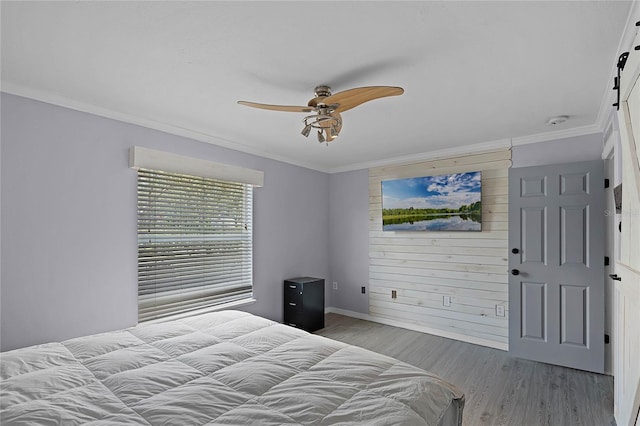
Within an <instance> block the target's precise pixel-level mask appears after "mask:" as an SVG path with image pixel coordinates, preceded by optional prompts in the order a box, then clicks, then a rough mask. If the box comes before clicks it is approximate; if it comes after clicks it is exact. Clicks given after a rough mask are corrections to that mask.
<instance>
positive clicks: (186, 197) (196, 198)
mask: <svg viewBox="0 0 640 426" xmlns="http://www.w3.org/2000/svg"><path fill="white" fill-rule="evenodd" d="M155 153H158V152H157V151H155ZM167 155H173V154H167ZM132 156H133V154H132ZM141 157H142V156H139V158H141ZM182 158H183V159H184V158H185V157H182ZM132 163H133V160H132ZM139 163H144V161H141V162H139ZM211 164H215V163H211ZM134 166H135V168H137V169H138V320H139V321H147V320H152V319H157V318H162V317H167V316H174V315H178V314H187V315H188V314H191V313H194V312H195V311H199V310H203V309H204V310H207V309H214V308H216V307H219V306H220V305H224V304H228V303H231V302H238V301H241V300H249V299H251V298H252V293H253V273H252V272H253V271H252V257H253V256H252V239H253V235H252V234H253V233H252V209H253V186H252V184H250V183H239V182H231V181H227V180H221V179H214V178H211V177H202V176H193V175H189V174H183V173H175V172H172V171H158V170H151V169H148V168H144V167H139V164H135V165H134ZM226 167H229V166H225V172H228V170H227V169H226ZM260 173H261V172H260ZM214 175H215V173H214ZM223 175H224V176H225V177H226V176H227V175H228V173H224V174H223ZM261 178H262V175H260V180H261ZM260 183H261V182H260Z"/></svg>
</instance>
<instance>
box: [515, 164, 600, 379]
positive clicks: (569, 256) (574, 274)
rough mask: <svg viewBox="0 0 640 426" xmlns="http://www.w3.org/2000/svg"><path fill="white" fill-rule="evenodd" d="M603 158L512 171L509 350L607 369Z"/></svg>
mask: <svg viewBox="0 0 640 426" xmlns="http://www.w3.org/2000/svg"><path fill="white" fill-rule="evenodd" d="M603 202H604V180H603V162H602V161H591V162H583V163H570V164H555V165H550V166H541V167H523V168H516V169H511V170H510V171H509V269H510V275H509V307H510V313H509V352H510V353H512V354H513V355H515V356H517V357H521V358H527V359H532V360H535V361H542V362H546V363H550V364H557V365H563V366H566V367H571V368H577V369H581V370H588V371H594V372H598V373H602V372H603V371H604V229H603V228H604V204H603Z"/></svg>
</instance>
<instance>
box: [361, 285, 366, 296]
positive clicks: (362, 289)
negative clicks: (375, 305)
mask: <svg viewBox="0 0 640 426" xmlns="http://www.w3.org/2000/svg"><path fill="white" fill-rule="evenodd" d="M360 292H361V293H362V294H365V293H366V292H367V289H366V288H365V286H362V287H360Z"/></svg>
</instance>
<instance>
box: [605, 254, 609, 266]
mask: <svg viewBox="0 0 640 426" xmlns="http://www.w3.org/2000/svg"><path fill="white" fill-rule="evenodd" d="M609 263H610V260H609V256H605V257H604V266H609Z"/></svg>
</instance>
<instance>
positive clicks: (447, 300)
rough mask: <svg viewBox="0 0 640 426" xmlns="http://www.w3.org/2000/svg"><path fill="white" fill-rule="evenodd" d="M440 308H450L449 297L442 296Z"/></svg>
mask: <svg viewBox="0 0 640 426" xmlns="http://www.w3.org/2000/svg"><path fill="white" fill-rule="evenodd" d="M442 306H451V296H442Z"/></svg>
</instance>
